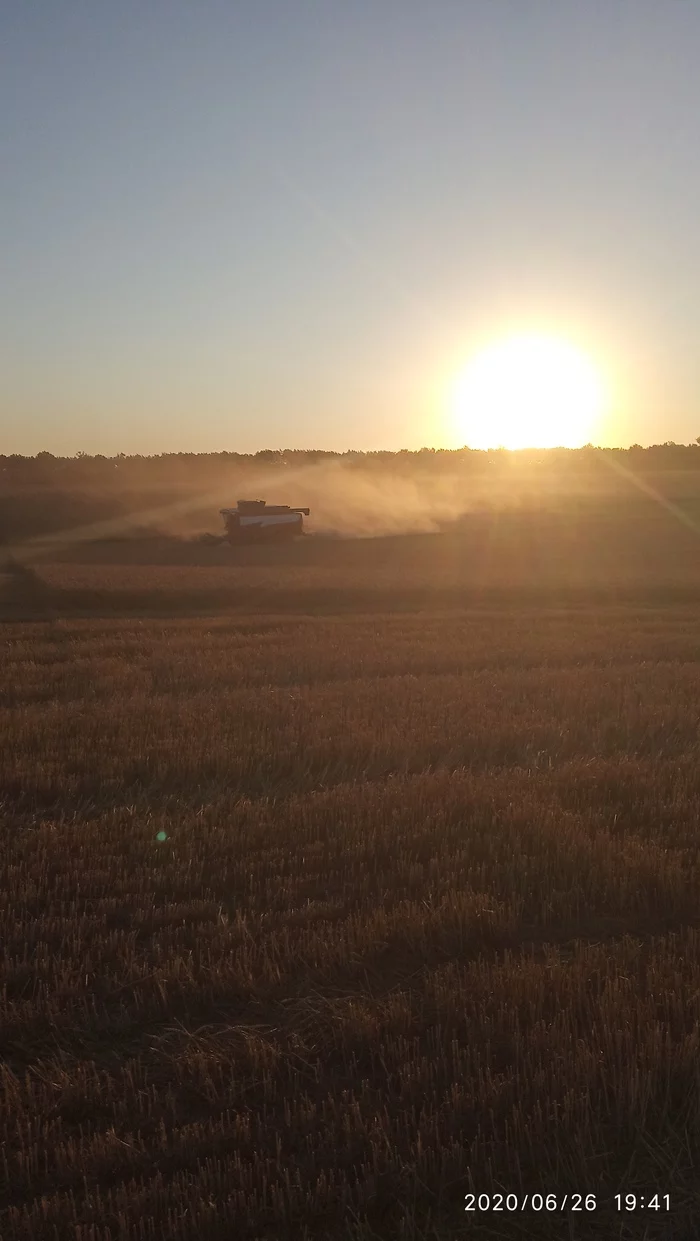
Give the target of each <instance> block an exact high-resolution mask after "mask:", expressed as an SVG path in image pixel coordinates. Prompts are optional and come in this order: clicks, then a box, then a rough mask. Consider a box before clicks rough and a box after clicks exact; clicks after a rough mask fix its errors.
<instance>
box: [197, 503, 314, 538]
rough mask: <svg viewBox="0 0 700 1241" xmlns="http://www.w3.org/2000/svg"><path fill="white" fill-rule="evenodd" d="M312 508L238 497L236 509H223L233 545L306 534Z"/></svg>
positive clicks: (222, 513)
mask: <svg viewBox="0 0 700 1241" xmlns="http://www.w3.org/2000/svg"><path fill="white" fill-rule="evenodd" d="M310 511H311V510H310V509H308V508H290V507H289V505H288V504H266V503H265V501H264V500H238V501H237V503H236V507H235V508H222V509H219V512H220V513H221V516H222V517H223V519H224V525H225V526H226V538H227V539H228V541H229V543H231V544H232V546H236V544H238V543H280V542H285V543H286V542H291V540H292V539H294V538H297V537H298V536H299V535H300V534H304V533H305V532H304V520H303V519H304V517H308V516H309V513H310Z"/></svg>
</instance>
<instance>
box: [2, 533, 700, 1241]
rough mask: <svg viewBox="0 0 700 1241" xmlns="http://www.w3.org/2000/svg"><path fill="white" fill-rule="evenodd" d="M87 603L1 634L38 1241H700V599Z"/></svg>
mask: <svg viewBox="0 0 700 1241" xmlns="http://www.w3.org/2000/svg"><path fill="white" fill-rule="evenodd" d="M414 552H415V545H414ZM372 554H373V555H375V556H378V553H377V551H376V549H375V550H374V551H373V553H372ZM379 559H381V557H380V558H379ZM425 563H427V560H426V562H425ZM591 563H592V560H591ZM346 567H347V566H346ZM196 568H197V567H196V566H195V569H196ZM419 568H420V566H419ZM195 569H177V568H175V569H161V570H159V572H160V573H163V574H166V575H167V574H170V573H173V572H175V573H178V572H186V573H189V574H191V573H193V572H194V571H195ZM248 569H249V570H252V569H255V566H248ZM311 569H313V566H310V568H309V567H307V569H306V570H305V571H306V572H310V571H311ZM86 571H89V572H98V573H99V572H105V573H106V574H108V575H118V572H121V570H118V569H117V568H116V567H113V566H110V567H109V568H108V569H107V570H100V569H99V567H97V568H96V569H94V570H93V569H89V570H85V569H84V568H83V567H81V566H70V567H69V566H60V567H58V566H56V567H54V568H50V567H46V566H45V567H42V568H41V570H40V573H41V577H37V578H36V579H34V580H39V581H41V580H43V581H44V583H45V584H47V583H48V585H49V588H50V589H52V590H54V591H61V590H68V591H69V590H71V589H75V590H84V589H86V587H85V584H84V581H81V580H80V579H78V580H77V584H76V579H71V578H70V577H68V576H65V575H68V574H70V573H76V574H80V573H83V572H86ZM198 571H200V572H202V573H205V574H206V573H210V572H213V573H216V572H224V573H227V572H228V573H235V572H236V570H235V568H234V569H232V568H226V567H224V568H223V569H220V570H217V569H216V567H210V568H206V567H202V566H200V567H199V570H198ZM257 571H258V572H260V573H268V574H270V575H274V574H275V573H279V572H280V569H279V566H275V565H274V563H272V564H270V565H267V566H265V565H263V566H258V570H257ZM295 571H297V572H300V573H301V572H303V571H304V570H303V568H302V569H299V568H298V567H297V569H296V570H295ZM379 571H380V570H379V569H378V570H377V572H379ZM386 571H387V572H388V571H389V568H386ZM442 571H443V573H444V572H445V570H444V565H443V570H442ZM124 572H128V573H131V574H133V573H135V572H142V573H145V574H147V575H149V576H148V577H146V578H144V580H143V581H139V582H138V584H137V586H134V584H133V583H134V578H133V577H132V579H131V585H129V583H128V582H127V584H126V585H125V584H124V580H121V581H119V580H117V578H115V576H112V577H111V580H109V581H107V585H106V586H105V587H104V589H106V590H110V589H111V590H112V592H113V593H114V594H115V595H118V594H119V591H120V590H123V591H127V590H128V589H132V590H135V591H136V592H137V593H138V591H141V590H142V591H143V592H147V591H156V590H157V589H161V590H162V592H163V593H164V595H165V596H166V598H169V599H170V601H171V603H172V599H173V594H174V588H173V587H172V584H171V582H172V579H168V581H167V583H166V584H165V585H164V584H163V582H164V579H163V578H161V580H160V583H158V582H157V581H155V580H154V579H153V576H152V570H149V569H141V570H134V569H133V568H130V569H128V570H124ZM238 572H239V574H240V573H242V572H243V570H242V569H239V570H238ZM338 572H339V574H340V570H338ZM416 572H418V570H416ZM436 572H437V571H436ZM358 573H359V570H358ZM52 575H53V576H52ZM61 575H64V576H61ZM115 580H116V581H117V584H116V586H115ZM684 580H685V581H686V583H687V581H688V574H687V573H686V577H685V579H684ZM71 582H72V584H71ZM306 584H307V585H308V581H307V583H306ZM419 584H420V583H419ZM303 585H304V583H303V582H302V586H303ZM424 585H425V582H423V586H424ZM457 585H459V584H458V583H457V584H456V586H457ZM589 585H590V583H589ZM651 585H653V579H652V577H651V576H648V578H647V580H646V586H647V587H651ZM456 586H455V588H456ZM346 588H347V589H348V590H350V591H352V589H353V584H352V583H351V585H350V587H346ZM354 588H356V589H357V590H360V589H361V588H367V589H369V590H370V593H371V592H372V591H375V592H376V590H377V583H376V580H375V579H372V580H371V581H370V584H369V587H367V583H366V580H365V586H364V587H363V584H362V581H360V579H359V578H358V582H357V583H355V584H354ZM101 589H102V587H101ZM188 589H189V590H190V591H191V592H193V593H196V590H197V589H198V588H197V587H196V586H193V585H192V580H191V579H190V581H189V585H188ZM199 589H203V588H202V587H201V583H200V586H199ZM269 589H270V590H271V591H272V590H275V589H276V590H277V591H278V593H279V591H280V590H281V587H280V585H279V579H277V585H276V586H275V583H274V582H272V581H271V582H270V583H269ZM313 589H319V590H320V589H321V587H320V586H319V584H318V583H314V585H313ZM337 589H338V590H339V591H340V590H342V584H338V586H337ZM416 589H418V588H417V587H416ZM582 589H583V587H582ZM393 590H394V591H399V590H400V587H399V584H398V581H397V580H395V581H394V586H393ZM205 593H206V591H205ZM375 598H376V594H375ZM57 599H61V596H60V594H59V595H57V594H54V595H53V596H52V603H51V606H53V607H54V609H55V611H56V613H57V614H56V616H55V618H54V619H49V620H48V621H44V622H34V623H31V622H26V623H19V622H17V621H9V620H8V621H7V622H6V623H5V624H3V625H2V626H0V660H1V663H2V668H1V679H0V752H1V753H2V761H1V765H0V803H1V818H0V822H1V827H0V832H1V836H2V850H1V852H0V869H1V870H2V889H3V892H4V894H5V899H4V902H3V908H2V915H1V921H0V944H1V952H2V956H1V958H0V988H1V990H0V1021H1V1030H0V1039H1V1047H0V1050H1V1051H2V1056H3V1063H2V1068H1V1070H0V1073H1V1079H0V1091H1V1094H0V1098H1V1099H2V1103H1V1104H0V1143H1V1144H2V1158H3V1164H2V1169H0V1178H3V1181H4V1183H3V1185H2V1193H1V1198H0V1235H1V1236H2V1238H3V1241H19V1239H20V1238H22V1239H23V1241H38V1239H41V1241H44V1238H46V1239H47V1241H48V1239H49V1238H51V1239H52V1241H54V1239H55V1238H63V1237H66V1238H68V1237H70V1238H79V1239H81V1241H87V1239H88V1238H89V1239H90V1241H117V1239H119V1241H122V1239H124V1241H126V1239H127V1238H128V1239H129V1241H130V1239H131V1238H141V1237H144V1238H146V1237H153V1238H162V1239H163V1241H166V1239H167V1241H170V1239H173V1241H175V1239H177V1241H195V1238H196V1239H197V1241H199V1239H200V1238H204V1239H211V1241H218V1239H222V1241H223V1239H224V1238H226V1239H228V1238H233V1237H235V1238H241V1241H254V1239H258V1238H260V1239H262V1238H265V1239H269V1241H273V1239H274V1241H285V1239H290V1241H291V1239H297V1238H299V1239H300V1241H301V1239H302V1238H308V1241H311V1238H328V1239H330V1238H345V1239H346V1241H372V1239H375V1241H376V1238H404V1239H410V1241H428V1239H429V1241H448V1239H449V1241H453V1239H455V1238H458V1237H472V1236H473V1237H477V1238H483V1241H497V1239H500V1238H516V1237H522V1238H526V1237H528V1238H529V1237H532V1238H551V1239H552V1241H553V1239H554V1238H557V1239H558V1238H569V1239H570V1238H574V1239H576V1241H578V1239H581V1241H583V1239H584V1238H585V1239H588V1238H591V1239H593V1241H602V1239H603V1238H606V1239H607V1238H620V1239H627V1238H630V1239H631V1238H635V1239H639V1241H641V1239H642V1238H646V1239H647V1241H657V1239H661V1238H665V1239H667V1241H683V1239H686V1241H690V1238H691V1237H693V1236H695V1235H696V1234H695V1232H694V1231H693V1230H694V1228H695V1226H696V1221H697V1218H698V1209H699V1207H700V1197H699V1194H698V1189H697V1184H698V1180H699V1179H700V1178H699V1177H698V1165H699V1162H700V1033H699V1032H700V907H699V906H698V890H699V885H700V833H699V831H698V826H699V818H700V809H699V807H700V761H699V760H700V753H699V750H700V744H699V743H700V715H699V712H698V702H699V701H700V635H699V634H698V630H697V620H696V609H695V608H693V607H684V606H680V605H678V606H675V607H673V608H672V607H670V606H667V607H664V608H655V607H651V606H646V607H642V606H637V607H632V606H627V607H623V606H619V607H612V606H605V607H600V608H595V607H591V606H589V607H587V608H583V607H579V608H578V609H576V610H567V609H566V608H564V607H560V608H558V609H547V608H543V607H540V608H536V607H534V606H530V607H528V608H519V609H511V610H508V609H503V608H502V609H500V610H499V609H495V608H491V610H489V608H488V607H487V606H486V603H485V602H484V603H483V606H482V607H481V609H480V610H460V608H459V607H457V606H455V604H456V601H457V596H454V597H453V599H452V606H451V608H450V609H446V610H443V611H440V610H439V609H438V608H436V607H433V609H432V610H428V609H427V608H426V606H425V604H423V605H422V606H423V611H422V613H420V614H410V613H408V612H405V611H404V612H401V611H400V610H397V607H396V604H395V603H392V602H391V599H392V596H391V594H390V593H389V588H387V599H389V610H388V611H386V612H384V613H380V612H374V613H372V614H366V615H361V614H357V615H334V616H333V615H327V616H323V615H317V616H294V615H290V614H285V612H284V610H280V612H278V613H277V614H275V613H270V614H268V615H265V616H263V615H255V616H253V615H251V616H248V617H244V616H240V615H238V616H236V615H234V614H231V615H228V616H218V617H216V616H211V617H209V618H206V619H202V618H199V619H198V618H192V617H190V618H189V619H173V618H170V619H157V618H154V617H150V618H149V617H147V616H145V617H142V618H141V619H137V618H134V617H131V618H122V619H115V618H112V619H103V620H100V619H97V618H92V619H90V618H84V619H80V618H76V617H73V618H70V617H69V616H63V618H62V617H61V615H60V608H56V600H57ZM350 602H352V597H351V599H350ZM589 602H590V597H589ZM65 604H66V600H65V598H63V605H65ZM392 608H393V609H394V610H391V609H392ZM66 610H68V609H67V607H66ZM8 615H9V613H8ZM471 1188H473V1189H474V1190H476V1191H477V1192H481V1193H489V1194H494V1193H496V1192H498V1191H499V1190H502V1191H503V1192H511V1193H521V1192H522V1193H524V1192H534V1191H543V1192H547V1191H549V1192H553V1193H557V1194H558V1195H563V1194H565V1193H568V1194H572V1193H576V1192H580V1193H595V1194H597V1196H598V1202H599V1207H598V1210H597V1212H596V1213H595V1214H594V1215H593V1216H591V1215H586V1214H585V1213H580V1214H571V1213H569V1212H565V1213H564V1214H563V1215H562V1214H557V1213H553V1214H549V1215H547V1214H546V1213H542V1214H533V1213H532V1212H531V1211H526V1212H525V1213H515V1214H507V1213H505V1212H504V1213H500V1214H498V1213H493V1212H492V1213H489V1214H487V1213H484V1214H482V1215H480V1216H478V1217H476V1218H475V1217H473V1216H472V1217H469V1218H467V1217H465V1214H464V1210H463V1208H464V1194H465V1193H466V1192H467V1191H469V1190H470V1189H471ZM635 1191H636V1192H637V1193H640V1194H641V1193H644V1194H646V1195H649V1194H651V1193H654V1192H658V1193H659V1194H666V1193H669V1194H670V1195H671V1211H670V1212H669V1213H666V1212H665V1211H659V1212H658V1213H655V1212H653V1211H651V1212H646V1213H645V1215H644V1216H642V1215H640V1214H636V1215H630V1216H626V1215H618V1214H617V1213H616V1212H615V1211H614V1210H613V1199H614V1195H615V1194H617V1193H618V1192H621V1193H623V1194H624V1193H627V1192H635Z"/></svg>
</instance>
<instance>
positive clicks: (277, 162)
mask: <svg viewBox="0 0 700 1241" xmlns="http://www.w3.org/2000/svg"><path fill="white" fill-rule="evenodd" d="M699 49H700V4H698V3H697V0H665V3H663V4H662V3H659V0H586V2H585V3H582V2H581V0H423V2H421V3H418V2H417V0H353V3H351V4H349V3H347V2H346V0H275V2H274V3H273V2H272V0H220V2H215V0H199V2H198V3H197V4H192V3H191V2H188V3H185V2H183V0H167V3H166V2H165V0H151V2H150V3H148V4H144V3H143V2H142V0H138V2H136V0H119V3H118V4H116V3H115V4H110V3H108V2H107V0H98V2H97V3H95V2H94V0H80V2H79V0H61V3H60V4H56V3H55V0H0V159H1V161H2V169H3V190H2V195H0V367H1V374H2V387H1V389H0V452H6V453H11V452H18V453H26V454H33V453H36V452H39V451H42V450H45V451H50V452H54V453H56V454H67V455H72V454H74V453H75V452H78V451H83V452H88V453H100V452H101V453H105V454H107V455H110V454H112V453H117V452H126V453H138V452H140V453H149V454H150V453H159V452H178V451H182V452H191V451H194V452H214V451H219V450H227V451H237V452H255V451H258V450H259V449H263V448H285V447H287V448H322V449H335V450H340V451H344V450H346V449H349V448H354V449H364V450H376V449H399V448H409V449H413V448H419V447H421V446H423V445H427V446H434V447H457V446H459V445H460V444H464V443H468V442H470V441H469V435H470V434H471V433H472V431H473V425H472V424H469V426H467V425H466V424H465V422H464V419H463V418H462V420H461V421H460V417H459V416H456V415H455V406H454V400H453V396H452V395H451V394H453V393H454V390H455V388H454V384H455V379H456V377H458V376H459V375H460V374H461V373H462V372H463V371H464V368H465V366H467V365H468V363H469V360H470V359H472V358H473V357H474V356H475V355H478V354H479V351H480V350H482V349H485V348H492V347H493V345H494V342H495V343H498V342H499V341H502V340H503V339H504V338H507V337H508V336H510V335H513V334H515V335H520V336H522V335H523V334H524V333H526V334H527V333H530V334H533V333H534V334H539V335H540V336H543V335H544V336H550V335H551V336H554V337H556V338H557V339H560V340H564V341H566V342H568V344H570V345H573V346H575V347H576V349H578V350H579V351H582V352H583V353H584V354H585V356H586V357H587V358H588V359H590V360H591V361H592V363H593V364H594V365H595V367H596V368H597V372H598V374H599V376H600V377H601V378H602V380H604V387H605V392H606V402H605V408H604V410H603V411H602V414H601V417H600V418H599V420H598V423H597V424H596V425H595V427H594V429H593V432H592V433H591V435H590V439H591V440H592V442H594V443H600V444H608V445H615V444H617V445H621V446H626V445H628V444H631V443H641V444H647V443H659V442H663V441H665V440H675V441H676V442H679V443H687V442H690V441H691V440H694V439H695V437H696V436H697V435H700V245H699V244H698V242H699V241H700V236H699V234H700V156H699V154H698V152H700V74H698V71H697V56H698V50H699ZM499 356H500V355H499ZM505 356H507V354H506V355H505ZM564 403H566V402H564ZM462 412H463V411H462ZM458 414H459V411H458ZM565 421H566V411H565V410H563V411H562V438H561V440H560V441H559V442H562V443H564V442H566V441H565V439H564V434H565V428H564V423H565ZM482 430H483V428H482Z"/></svg>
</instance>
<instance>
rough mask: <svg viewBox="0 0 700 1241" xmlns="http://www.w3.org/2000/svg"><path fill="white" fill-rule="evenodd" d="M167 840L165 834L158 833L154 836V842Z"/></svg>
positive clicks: (166, 834)
mask: <svg viewBox="0 0 700 1241" xmlns="http://www.w3.org/2000/svg"><path fill="white" fill-rule="evenodd" d="M167 839H168V833H167V832H158V833H157V835H156V840H167Z"/></svg>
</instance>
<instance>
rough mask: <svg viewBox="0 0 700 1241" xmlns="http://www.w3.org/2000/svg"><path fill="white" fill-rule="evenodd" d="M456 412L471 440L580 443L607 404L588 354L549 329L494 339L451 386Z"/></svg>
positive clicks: (520, 444)
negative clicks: (537, 333)
mask: <svg viewBox="0 0 700 1241" xmlns="http://www.w3.org/2000/svg"><path fill="white" fill-rule="evenodd" d="M452 404H453V416H454V419H455V423H456V426H457V430H458V436H461V437H462V443H466V444H467V445H468V446H469V447H470V448H500V447H502V448H511V449H515V448H579V447H581V445H582V444H585V443H587V442H588V441H589V440H590V438H591V434H592V432H593V429H594V427H595V424H596V423H597V422H598V419H599V418H600V416H601V414H602V412H603V407H604V404H605V393H604V388H603V382H602V379H601V376H600V375H599V373H598V371H597V370H596V368H595V366H594V365H593V363H592V362H591V361H590V359H589V358H588V357H587V356H586V355H585V354H584V353H582V352H581V350H579V349H577V348H575V346H574V345H571V344H569V342H568V341H565V340H559V339H557V338H556V337H553V336H535V335H522V336H512V337H509V338H507V339H505V340H500V341H496V342H495V343H494V344H491V345H489V346H487V347H486V348H485V349H483V350H482V351H481V352H480V353H478V354H476V355H475V357H474V358H472V360H471V361H470V362H469V363H468V364H467V366H466V367H465V368H464V370H463V371H462V373H461V374H460V375H459V377H458V379H457V381H456V383H455V385H454V391H453V400H452Z"/></svg>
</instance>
